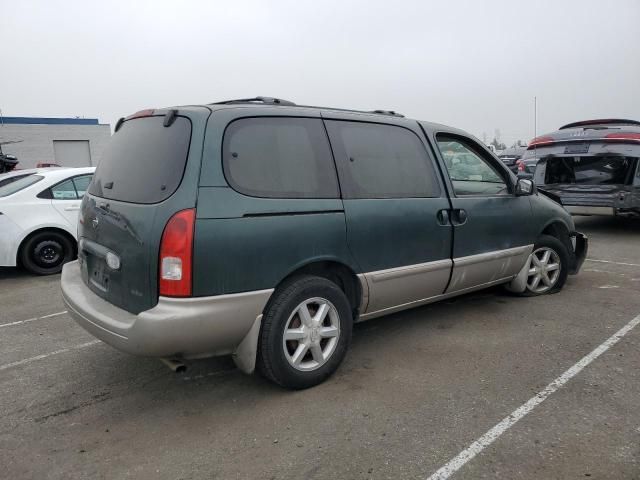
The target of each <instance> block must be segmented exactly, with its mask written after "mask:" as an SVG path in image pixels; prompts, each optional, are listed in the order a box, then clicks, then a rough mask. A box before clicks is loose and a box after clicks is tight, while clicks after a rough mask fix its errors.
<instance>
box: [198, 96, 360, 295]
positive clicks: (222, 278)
mask: <svg viewBox="0 0 640 480" xmlns="http://www.w3.org/2000/svg"><path fill="white" fill-rule="evenodd" d="M257 115H264V116H283V115H286V116H296V117H310V118H319V117H320V114H319V113H318V110H306V109H296V111H295V112H291V111H287V110H285V109H282V108H278V107H274V108H268V107H264V108H262V107H261V108H260V109H259V110H258V109H255V108H250V107H249V108H247V107H237V108H226V109H224V110H219V111H214V112H213V113H212V115H211V117H210V119H209V122H208V125H207V133H206V138H205V145H204V154H203V161H202V174H201V177H200V188H199V193H198V207H197V220H196V231H195V240H194V266H193V292H194V295H196V296H208V295H221V294H227V293H236V292H244V291H252V290H262V289H267V288H274V287H275V286H277V284H278V283H279V282H280V281H282V280H283V279H284V278H285V277H286V276H288V275H289V274H290V273H292V272H293V271H295V270H296V269H298V268H300V267H302V266H304V265H306V264H309V263H313V262H316V261H328V260H329V261H335V262H338V263H342V264H344V265H346V266H347V267H349V268H351V269H352V270H353V271H355V272H358V268H357V266H356V265H355V262H354V261H353V259H352V258H351V255H350V253H349V251H348V248H347V242H346V224H345V217H344V208H343V204H342V200H341V199H274V198H257V197H251V196H247V195H243V194H241V193H238V192H236V191H235V190H233V189H232V188H231V187H229V186H228V184H227V181H226V179H225V177H224V172H223V168H222V138H223V134H224V130H225V128H226V126H227V125H228V124H229V123H230V122H231V121H233V120H235V119H237V118H243V117H253V116H257Z"/></svg>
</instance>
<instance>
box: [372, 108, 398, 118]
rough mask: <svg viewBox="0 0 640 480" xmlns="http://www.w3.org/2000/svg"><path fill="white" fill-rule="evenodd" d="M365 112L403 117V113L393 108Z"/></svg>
mask: <svg viewBox="0 0 640 480" xmlns="http://www.w3.org/2000/svg"><path fill="white" fill-rule="evenodd" d="M367 113H377V114H378V115H390V116H392V117H401V118H404V115H402V114H401V113H398V112H396V111H394V110H371V111H370V112H367Z"/></svg>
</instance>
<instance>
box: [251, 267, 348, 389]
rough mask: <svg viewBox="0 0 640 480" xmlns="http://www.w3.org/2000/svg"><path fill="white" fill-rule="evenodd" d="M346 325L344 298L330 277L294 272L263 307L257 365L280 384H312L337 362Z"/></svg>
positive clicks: (341, 354)
mask: <svg viewBox="0 0 640 480" xmlns="http://www.w3.org/2000/svg"><path fill="white" fill-rule="evenodd" d="M352 326H353V318H352V315H351V308H350V306H349V301H348V300H347V298H346V296H345V294H344V292H343V291H342V290H341V289H340V288H339V287H338V286H337V285H336V284H335V283H333V282H331V281H329V280H327V279H325V278H322V277H315V276H301V277H298V278H295V279H293V280H292V281H290V282H288V283H287V284H285V285H283V286H282V287H280V288H279V289H278V290H276V292H275V293H274V298H273V299H272V301H271V302H270V304H269V306H268V307H267V310H266V311H265V313H264V317H263V320H262V328H261V333H260V341H259V345H258V359H257V360H258V368H259V370H260V372H261V373H262V374H263V375H264V376H265V377H266V378H268V379H269V380H272V381H273V382H275V383H277V384H278V385H280V386H283V387H285V388H292V389H302V388H308V387H312V386H314V385H317V384H319V383H321V382H323V381H324V380H325V379H326V378H328V377H329V376H330V375H331V374H332V373H333V372H335V371H336V369H337V368H338V366H339V365H340V363H342V360H343V359H344V356H345V355H346V352H347V349H348V347H349V344H350V342H351V330H352Z"/></svg>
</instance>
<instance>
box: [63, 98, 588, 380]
mask: <svg viewBox="0 0 640 480" xmlns="http://www.w3.org/2000/svg"><path fill="white" fill-rule="evenodd" d="M78 236H79V245H78V261H77V262H72V263H70V264H67V265H66V266H65V267H64V270H63V273H62V292H63V297H64V300H65V302H66V304H67V305H68V307H69V312H70V313H71V315H72V316H73V317H74V318H75V319H76V321H77V322H78V323H79V324H80V325H82V326H83V327H84V328H85V329H87V330H88V331H89V332H91V333H92V334H93V335H95V336H96V337H98V338H100V339H102V340H103V341H105V342H107V343H109V344H111V345H113V346H114V347H116V348H118V349H120V350H123V351H125V352H129V353H132V354H136V355H144V356H154V357H165V358H168V359H171V360H173V361H174V364H175V360H176V359H177V360H181V359H189V358H202V357H207V356H214V355H227V354H231V355H233V358H234V360H235V362H236V364H237V365H238V367H239V368H240V369H241V370H242V371H244V372H247V373H251V372H253V371H254V369H255V368H258V369H259V370H260V372H261V373H262V374H263V375H265V376H266V377H267V378H269V379H271V380H273V381H274V382H276V383H278V384H280V385H283V386H286V387H290V388H305V387H309V386H312V385H315V384H317V383H319V382H321V381H323V380H324V379H325V378H327V377H328V376H329V375H330V374H331V373H332V372H334V371H335V370H336V369H337V367H338V365H339V364H340V363H341V362H342V360H343V358H344V356H345V354H346V351H347V349H348V346H349V343H350V340H351V332H352V325H353V323H354V322H357V321H361V320H367V319H370V318H374V317H379V316H382V315H386V314H389V313H393V312H397V311H400V310H404V309H407V308H412V307H417V306H419V305H424V304H427V303H430V302H435V301H438V300H442V299H446V298H450V297H453V296H456V295H461V294H464V293H467V292H471V291H474V290H478V289H483V288H486V287H489V286H492V285H500V284H504V285H506V286H507V287H508V288H509V289H510V290H511V291H513V292H516V293H518V294H521V295H529V296H533V295H543V294H548V293H554V292H557V291H559V290H560V289H561V288H562V286H563V285H564V283H565V281H566V279H567V275H569V274H575V273H576V272H577V271H578V270H579V268H580V266H581V264H582V261H583V260H584V257H585V255H586V251H587V241H586V237H584V235H582V234H580V233H578V232H576V231H575V226H574V223H573V220H572V218H571V216H570V215H569V214H568V213H567V212H566V211H565V210H564V209H563V208H562V207H561V206H560V205H559V204H557V203H555V202H553V201H552V200H550V199H549V198H547V197H545V196H542V195H539V194H538V193H537V192H536V190H535V187H534V185H533V182H531V181H530V180H522V179H521V180H518V179H517V178H516V176H515V175H513V174H512V173H511V172H510V171H509V170H508V169H507V167H505V166H504V165H503V164H502V163H501V162H500V161H499V160H498V159H497V158H496V157H495V156H494V155H493V154H492V153H491V152H490V151H489V150H488V149H487V148H486V147H485V146H484V145H483V144H482V143H481V142H479V141H478V140H477V139H475V138H473V137H472V136H470V135H469V134H467V133H465V132H463V131H462V130H458V129H455V128H450V127H446V126H444V125H438V124H434V123H428V122H422V121H418V120H410V119H407V118H404V117H403V116H402V115H399V114H397V113H395V112H389V111H373V112H361V111H354V110H341V109H333V108H322V107H309V106H297V105H295V104H293V103H291V102H287V101H284V100H278V99H273V98H263V97H258V98H254V99H249V100H231V101H226V102H220V103H216V104H208V105H202V106H185V107H175V108H165V109H159V110H146V111H142V112H139V113H137V114H135V115H132V116H130V117H128V118H126V119H122V120H120V121H119V122H118V124H117V126H116V132H115V134H114V135H113V137H112V139H111V141H110V144H109V146H108V147H107V149H106V150H105V152H104V154H103V156H102V159H101V161H100V163H99V165H98V168H97V171H96V173H95V175H94V177H93V180H92V182H91V185H90V186H89V189H88V192H87V194H86V195H85V197H84V199H83V201H82V205H81V213H80V224H79V227H78Z"/></svg>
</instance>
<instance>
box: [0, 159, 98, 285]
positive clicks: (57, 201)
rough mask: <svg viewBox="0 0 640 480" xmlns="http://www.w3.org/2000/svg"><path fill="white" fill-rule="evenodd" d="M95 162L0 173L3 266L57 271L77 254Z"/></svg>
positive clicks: (44, 272)
mask: <svg viewBox="0 0 640 480" xmlns="http://www.w3.org/2000/svg"><path fill="white" fill-rule="evenodd" d="M94 170H95V168H94V167H88V168H43V169H30V170H20V171H14V172H11V173H6V174H3V175H0V232H1V234H0V266H4V267H14V266H16V265H19V264H20V265H22V266H24V267H25V268H26V269H27V270H29V271H30V272H32V273H35V274H39V275H49V274H52V273H59V272H60V271H61V270H62V265H63V264H64V263H65V262H68V261H70V260H73V259H74V258H75V256H76V250H77V248H76V229H77V222H78V212H79V210H80V201H81V199H82V196H83V195H84V192H85V191H86V189H87V186H88V185H89V182H90V181H91V175H92V174H93V171H94Z"/></svg>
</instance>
